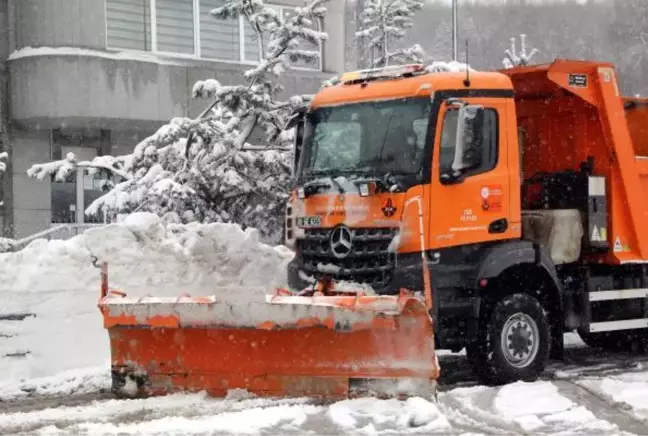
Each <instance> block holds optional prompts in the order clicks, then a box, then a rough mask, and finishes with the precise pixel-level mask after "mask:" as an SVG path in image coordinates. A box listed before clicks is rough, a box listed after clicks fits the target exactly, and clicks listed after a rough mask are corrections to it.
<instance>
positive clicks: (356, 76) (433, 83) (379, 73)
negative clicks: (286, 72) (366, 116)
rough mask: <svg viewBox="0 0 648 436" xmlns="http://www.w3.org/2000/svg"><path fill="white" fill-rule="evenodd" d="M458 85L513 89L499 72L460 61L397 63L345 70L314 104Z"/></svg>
mask: <svg viewBox="0 0 648 436" xmlns="http://www.w3.org/2000/svg"><path fill="white" fill-rule="evenodd" d="M466 68H469V69H470V70H469V74H470V86H469V87H466V85H465V84H464V80H465V79H466ZM455 89H513V84H512V82H511V79H510V78H509V77H508V76H507V75H505V74H502V73H500V72H483V71H476V70H473V69H472V68H470V67H469V66H466V65H465V64H460V63H457V62H450V63H445V62H435V63H433V64H431V65H429V66H423V65H421V64H410V65H398V66H390V67H385V68H376V69H368V70H360V71H352V72H348V73H345V74H343V75H341V76H340V77H339V78H337V79H336V80H334V81H333V83H332V85H330V86H327V87H325V88H323V89H322V90H321V91H320V92H318V93H317V94H316V95H315V97H314V99H313V102H312V107H318V106H329V105H335V104H340V103H347V102H351V101H368V100H379V99H387V98H405V97H414V96H426V95H430V94H431V93H432V92H434V91H440V90H455Z"/></svg>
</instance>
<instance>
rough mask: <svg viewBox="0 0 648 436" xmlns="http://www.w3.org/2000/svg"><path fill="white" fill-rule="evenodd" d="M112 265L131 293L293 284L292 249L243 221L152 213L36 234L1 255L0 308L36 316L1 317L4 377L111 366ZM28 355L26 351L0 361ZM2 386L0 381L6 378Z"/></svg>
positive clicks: (117, 283)
mask: <svg viewBox="0 0 648 436" xmlns="http://www.w3.org/2000/svg"><path fill="white" fill-rule="evenodd" d="M93 255H94V256H96V257H97V258H98V259H99V260H100V261H102V260H105V261H107V262H108V271H109V281H110V283H111V288H113V289H118V290H121V291H123V292H126V293H127V294H128V295H129V296H143V295H147V294H151V295H156V296H179V295H180V294H182V293H188V294H190V295H192V296H197V295H218V294H219V293H220V294H221V295H222V294H224V293H226V292H229V293H231V292H249V291H252V290H254V291H255V292H260V291H266V292H271V291H272V290H273V289H274V288H275V287H277V286H285V285H286V283H285V280H286V272H285V271H286V264H287V263H288V262H289V261H290V260H291V259H292V257H293V255H294V253H293V252H292V251H290V250H289V249H288V248H286V247H283V246H277V247H271V246H268V245H265V244H262V243H261V242H259V238H258V234H257V232H256V231H255V230H254V229H247V230H245V231H243V230H241V228H240V227H239V226H237V225H232V224H223V223H213V224H205V225H203V224H197V223H194V224H188V225H168V226H166V227H165V226H163V225H162V223H161V221H160V219H159V218H158V217H157V216H156V215H153V214H150V213H136V214H132V215H130V216H128V217H127V218H126V219H125V220H123V221H122V222H121V223H119V224H111V225H108V226H105V227H99V228H93V229H89V230H87V231H86V232H85V233H84V234H82V235H78V236H76V237H74V238H72V239H69V240H67V241H61V240H54V241H46V240H36V241H33V242H32V243H30V244H29V245H28V246H27V247H26V248H25V249H23V250H21V251H19V252H16V253H5V254H0V290H2V306H1V307H0V314H11V313H14V314H15V313H33V314H35V316H34V317H28V318H26V319H25V320H23V321H0V335H3V336H9V337H3V338H2V339H1V340H0V374H1V375H0V380H2V381H4V382H9V381H14V382H16V381H19V380H20V379H21V378H25V377H29V378H33V377H44V376H50V375H54V374H57V373H59V372H61V371H65V370H71V369H74V368H81V367H92V366H97V365H104V364H106V362H107V361H108V358H109V346H108V336H107V333H106V331H105V330H104V328H103V326H102V317H101V314H100V312H99V310H98V308H97V301H98V298H99V289H100V288H99V286H100V271H99V269H97V268H95V267H93V266H92V261H91V256H93ZM22 351H29V354H27V355H25V356H24V357H11V358H8V357H4V358H3V357H2V356H5V355H6V354H15V353H16V352H22ZM0 383H1V382H0Z"/></svg>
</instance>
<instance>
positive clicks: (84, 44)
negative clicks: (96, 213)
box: [0, 0, 346, 238]
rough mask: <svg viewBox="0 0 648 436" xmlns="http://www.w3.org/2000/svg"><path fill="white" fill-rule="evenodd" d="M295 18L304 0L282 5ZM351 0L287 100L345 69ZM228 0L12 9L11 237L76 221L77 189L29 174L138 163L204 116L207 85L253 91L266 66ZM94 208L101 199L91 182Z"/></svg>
mask: <svg viewBox="0 0 648 436" xmlns="http://www.w3.org/2000/svg"><path fill="white" fill-rule="evenodd" d="M267 3H271V4H272V7H274V8H275V9H276V10H277V12H278V13H280V14H282V15H284V16H287V15H289V14H290V13H291V11H293V8H294V7H296V6H300V5H302V4H303V1H302V0H271V1H268V2H267ZM345 3H346V1H345V0H330V1H329V2H328V4H327V9H328V13H327V16H326V18H325V20H324V22H323V23H316V24H314V25H318V26H322V27H321V28H322V29H323V30H324V31H326V32H327V33H328V35H329V38H328V40H327V41H325V42H324V43H322V44H321V45H319V46H318V47H306V48H307V49H309V50H316V51H317V50H319V53H320V56H319V62H318V63H317V64H312V65H306V64H304V65H295V68H294V69H291V70H289V71H287V72H286V73H285V74H284V77H283V79H282V84H283V85H284V87H285V91H284V94H285V95H284V97H285V96H289V95H293V94H296V93H311V92H315V91H316V90H317V89H318V88H319V87H320V85H321V83H322V81H323V80H324V79H326V78H329V77H330V76H331V75H332V74H336V73H339V72H340V71H342V70H343V69H344V65H345V59H344V53H345V46H344V44H345V32H346V29H345ZM222 4H223V0H56V1H54V0H0V143H1V144H0V145H1V146H2V149H3V150H7V151H9V153H10V158H9V162H8V168H7V171H6V173H5V175H4V184H3V192H2V196H3V202H4V203H3V206H2V210H3V213H2V218H3V223H2V229H3V233H4V236H5V237H13V238H22V237H25V236H28V235H31V234H34V233H36V232H39V231H42V230H44V229H47V228H50V227H51V226H53V225H58V224H60V223H70V222H74V215H75V214H74V208H75V204H74V199H75V196H74V191H75V184H74V183H71V182H67V183H57V182H51V181H50V180H44V181H36V180H33V179H31V178H29V177H28V176H27V173H26V172H27V170H28V169H29V168H30V167H31V165H33V164H36V163H43V162H48V161H50V160H54V159H61V158H62V157H64V156H66V155H67V153H69V152H73V153H74V154H75V155H76V156H77V158H78V159H79V160H89V159H92V158H93V157H95V156H99V155H105V154H112V155H118V154H126V153H129V152H130V151H132V149H133V148H134V147H135V145H136V144H137V143H138V142H139V141H140V140H142V139H143V138H145V137H147V136H149V135H150V134H152V133H153V132H155V131H156V130H157V129H158V128H159V127H160V126H161V125H163V124H165V123H167V122H168V121H169V120H170V119H171V118H173V117H177V116H189V117H195V116H197V115H198V114H199V113H200V112H201V111H202V110H203V109H204V107H205V106H206V105H207V104H208V103H207V102H205V101H204V100H192V99H191V90H192V87H193V85H194V83H195V82H196V81H197V80H203V79H207V78H214V79H216V80H218V81H219V82H221V83H222V84H224V85H229V84H237V83H242V81H243V80H244V77H243V72H244V71H245V70H246V69H248V68H250V66H252V65H254V63H256V62H258V60H259V49H258V44H257V42H256V41H255V38H254V34H253V33H252V32H250V31H249V29H248V27H247V26H246V25H244V24H245V23H244V22H243V20H241V19H229V20H227V21H221V20H216V19H215V18H213V17H212V16H211V15H210V14H209V11H210V10H211V9H213V8H215V7H218V6H220V5H222ZM83 184H84V190H85V193H86V195H85V197H86V206H87V205H88V204H89V202H90V201H91V200H92V199H94V198H96V197H97V196H98V195H100V194H101V191H100V189H99V188H98V185H97V184H96V181H95V180H93V179H92V178H91V177H89V176H88V177H87V180H86V179H84V181H83Z"/></svg>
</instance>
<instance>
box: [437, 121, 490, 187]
mask: <svg viewBox="0 0 648 436" xmlns="http://www.w3.org/2000/svg"><path fill="white" fill-rule="evenodd" d="M458 115H459V110H457V109H450V110H448V111H447V112H446V113H445V116H444V118H443V130H442V131H441V144H440V150H439V169H440V170H441V171H440V173H441V174H443V173H444V172H449V171H450V169H451V167H452V162H453V161H454V156H455V149H456V144H455V141H456V138H457V121H458ZM497 125H498V119H497V111H496V110H495V109H489V108H486V109H485V111H484V125H483V130H482V135H481V144H474V147H475V148H476V149H477V150H479V152H480V153H481V155H482V159H481V165H480V166H479V167H476V168H473V169H471V170H469V171H467V172H466V173H465V174H466V175H467V176H471V175H475V174H481V173H485V172H488V171H491V170H492V169H494V168H495V167H496V166H497V156H498V153H497V151H498V150H497V149H498V147H497V145H498V144H497V139H498V135H497Z"/></svg>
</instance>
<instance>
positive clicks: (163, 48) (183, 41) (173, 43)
mask: <svg viewBox="0 0 648 436" xmlns="http://www.w3.org/2000/svg"><path fill="white" fill-rule="evenodd" d="M152 1H154V2H155V30H156V37H157V38H156V42H157V51H160V52H167V53H181V54H188V55H192V54H194V53H195V51H194V47H195V40H194V10H193V7H194V0H152Z"/></svg>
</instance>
